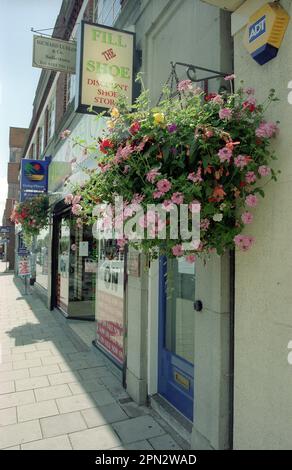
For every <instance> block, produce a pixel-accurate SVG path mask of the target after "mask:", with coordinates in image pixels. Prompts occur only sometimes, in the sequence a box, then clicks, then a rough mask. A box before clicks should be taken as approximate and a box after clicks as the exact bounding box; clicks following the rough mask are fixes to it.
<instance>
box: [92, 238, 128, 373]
mask: <svg viewBox="0 0 292 470" xmlns="http://www.w3.org/2000/svg"><path fill="white" fill-rule="evenodd" d="M126 280H127V277H126V254H125V252H121V251H120V250H119V249H118V246H117V243H116V241H115V240H100V241H99V250H98V275H97V288H96V340H95V342H94V344H95V346H96V347H97V348H98V349H100V350H101V351H102V352H103V353H104V354H105V355H106V356H107V357H108V358H109V359H110V360H111V361H112V362H113V363H114V364H115V366H117V368H118V369H119V370H120V371H121V372H122V376H123V380H124V375H125V363H126V347H125V346H126V345H125V337H126V335H125V333H126V308H125V302H126V297H125V289H126Z"/></svg>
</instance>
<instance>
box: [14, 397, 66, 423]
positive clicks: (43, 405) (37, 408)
mask: <svg viewBox="0 0 292 470" xmlns="http://www.w3.org/2000/svg"><path fill="white" fill-rule="evenodd" d="M58 414H59V410H58V408H57V405H56V402H55V401H54V400H47V401H41V402H36V403H33V404H31V405H22V406H18V407H17V415H18V421H19V422H22V421H29V420H31V419H39V418H44V417H46V416H54V415H58Z"/></svg>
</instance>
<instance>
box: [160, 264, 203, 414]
mask: <svg viewBox="0 0 292 470" xmlns="http://www.w3.org/2000/svg"><path fill="white" fill-rule="evenodd" d="M194 300H195V266H194V265H193V264H189V263H187V262H185V261H184V260H183V259H182V260H177V259H169V260H166V258H164V257H163V258H161V260H160V286H159V367H158V372H159V376H158V391H159V393H160V394H161V395H162V396H163V397H164V398H166V399H167V400H168V401H169V402H170V403H171V404H172V405H173V406H174V407H175V408H177V410H178V411H180V412H181V413H182V414H184V415H185V416H186V417H187V418H188V419H190V420H193V401H194V327H195V325H194V307H193V304H194Z"/></svg>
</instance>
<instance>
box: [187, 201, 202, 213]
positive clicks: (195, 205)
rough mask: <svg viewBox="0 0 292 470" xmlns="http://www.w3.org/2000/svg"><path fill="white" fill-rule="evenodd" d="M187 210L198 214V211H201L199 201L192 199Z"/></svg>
mask: <svg viewBox="0 0 292 470" xmlns="http://www.w3.org/2000/svg"><path fill="white" fill-rule="evenodd" d="M189 210H190V212H191V213H192V214H199V212H200V211H201V204H200V203H199V201H196V200H194V201H192V202H191V203H190V204H189Z"/></svg>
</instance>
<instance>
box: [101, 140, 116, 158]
mask: <svg viewBox="0 0 292 470" xmlns="http://www.w3.org/2000/svg"><path fill="white" fill-rule="evenodd" d="M113 146H114V144H113V143H112V141H111V140H109V139H104V140H102V141H101V142H100V144H99V150H100V151H101V152H102V153H105V154H107V153H108V150H109V149H111V148H113Z"/></svg>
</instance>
